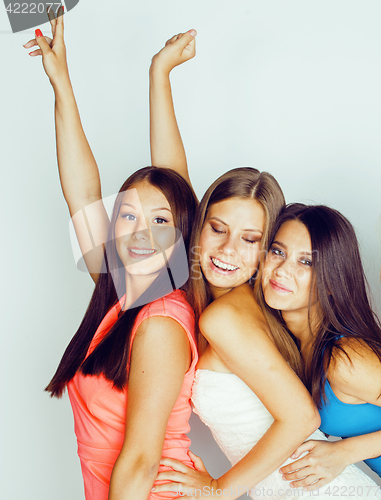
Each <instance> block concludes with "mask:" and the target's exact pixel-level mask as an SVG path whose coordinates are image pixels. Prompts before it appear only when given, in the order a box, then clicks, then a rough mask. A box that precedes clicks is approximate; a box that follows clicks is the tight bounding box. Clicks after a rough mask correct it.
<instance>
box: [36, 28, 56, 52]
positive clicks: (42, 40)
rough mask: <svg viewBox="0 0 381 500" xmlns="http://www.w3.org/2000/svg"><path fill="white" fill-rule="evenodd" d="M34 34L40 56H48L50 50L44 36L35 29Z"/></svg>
mask: <svg viewBox="0 0 381 500" xmlns="http://www.w3.org/2000/svg"><path fill="white" fill-rule="evenodd" d="M35 34H36V42H37V45H38V46H39V47H40V49H41V52H42V55H43V56H45V55H46V54H48V53H49V52H50V51H51V50H52V49H51V48H50V47H49V44H48V42H47V41H46V39H45V37H44V35H43V34H42V32H41V30H39V29H37V30H36V31H35Z"/></svg>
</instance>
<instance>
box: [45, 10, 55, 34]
mask: <svg viewBox="0 0 381 500" xmlns="http://www.w3.org/2000/svg"><path fill="white" fill-rule="evenodd" d="M46 12H47V14H48V18H49V22H50V25H51V27H52V35H53V38H54V34H55V32H56V25H57V19H56V16H55V15H54V12H53V9H52V8H51V5H49V6H48V8H47V9H46Z"/></svg>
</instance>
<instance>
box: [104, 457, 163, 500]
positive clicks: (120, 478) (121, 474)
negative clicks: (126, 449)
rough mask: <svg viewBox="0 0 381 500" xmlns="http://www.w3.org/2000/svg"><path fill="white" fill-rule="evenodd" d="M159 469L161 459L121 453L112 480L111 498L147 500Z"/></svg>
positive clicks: (113, 499)
mask: <svg viewBox="0 0 381 500" xmlns="http://www.w3.org/2000/svg"><path fill="white" fill-rule="evenodd" d="M158 470H159V460H157V461H156V460H154V461H148V460H146V459H144V457H143V458H132V457H131V458H128V457H123V455H122V454H121V455H120V456H119V458H118V460H117V461H116V463H115V465H114V468H113V471H112V475H111V481H110V490H109V496H108V499H109V500H147V498H148V496H149V494H150V491H151V488H152V485H153V483H154V481H155V478H156V475H157V472H158Z"/></svg>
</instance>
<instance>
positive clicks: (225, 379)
mask: <svg viewBox="0 0 381 500" xmlns="http://www.w3.org/2000/svg"><path fill="white" fill-rule="evenodd" d="M192 401H193V405H194V409H193V411H194V412H195V413H197V415H198V416H199V417H200V419H201V420H202V421H203V422H204V424H206V425H207V426H208V427H209V429H210V430H211V432H212V434H213V437H214V439H215V441H216V442H217V444H218V446H219V447H220V448H221V450H222V451H223V452H224V454H225V455H226V457H227V458H228V459H229V460H230V462H231V464H232V466H233V465H234V464H236V463H237V462H238V461H239V460H241V458H242V457H244V456H245V455H246V454H247V453H248V452H249V451H250V450H251V449H252V448H253V446H254V445H255V444H256V443H257V441H258V440H259V439H260V438H261V437H262V436H263V435H264V434H265V432H266V431H267V429H268V428H269V427H270V425H271V424H272V422H273V421H274V419H273V417H272V416H271V414H270V413H269V412H268V411H267V409H266V408H265V406H264V405H263V404H262V402H261V401H260V399H259V398H258V397H257V396H256V395H255V394H254V393H253V391H252V390H251V389H250V388H249V387H248V386H247V385H246V384H245V383H244V382H243V381H242V380H241V379H240V378H239V377H237V376H236V375H234V374H233V373H221V372H214V371H210V370H200V369H199V370H197V371H196V376H195V380H194V383H193V388H192ZM309 439H322V440H326V439H327V438H326V437H325V436H324V434H323V433H322V432H321V431H319V430H318V431H316V432H314V433H313V434H312V435H311V436H310V438H309ZM290 462H292V460H290V459H289V460H287V461H286V462H285V463H284V464H283V465H286V464H288V463H290ZM288 485H289V483H288V482H287V481H283V479H282V475H281V474H280V473H279V471H278V469H277V470H276V471H275V472H273V473H272V474H270V475H269V476H268V477H267V478H266V479H264V480H263V481H261V482H260V483H258V484H257V485H255V486H253V487H252V488H251V490H249V491H248V492H247V493H248V494H249V496H250V497H251V498H254V499H256V500H264V499H265V500H270V499H272V500H280V499H288V500H292V499H295V500H296V499H298V500H300V499H301V498H303V497H318V498H319V499H324V500H335V498H336V500H343V499H347V498H348V499H352V500H353V499H362V500H365V497H366V500H371V499H374V498H376V499H381V492H380V487H379V486H377V484H376V483H375V482H374V481H373V480H372V479H370V477H369V476H367V475H366V474H365V473H364V472H363V471H361V470H360V469H359V468H358V467H356V466H355V465H350V466H348V467H346V468H345V470H344V471H343V472H342V473H341V474H340V475H339V476H338V477H337V478H335V479H334V480H333V481H331V483H329V484H328V485H326V486H323V487H322V488H320V489H318V490H315V491H311V492H309V491H304V490H303V489H302V488H289V486H288ZM240 492H241V495H242V494H244V491H242V490H240Z"/></svg>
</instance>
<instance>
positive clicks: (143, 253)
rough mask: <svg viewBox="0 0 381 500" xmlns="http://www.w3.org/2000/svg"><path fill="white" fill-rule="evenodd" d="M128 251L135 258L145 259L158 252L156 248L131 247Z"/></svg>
mask: <svg viewBox="0 0 381 500" xmlns="http://www.w3.org/2000/svg"><path fill="white" fill-rule="evenodd" d="M128 253H129V255H130V257H132V258H133V259H144V258H146V257H149V256H151V255H153V254H154V253H156V250H155V249H154V248H138V247H129V248H128Z"/></svg>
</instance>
